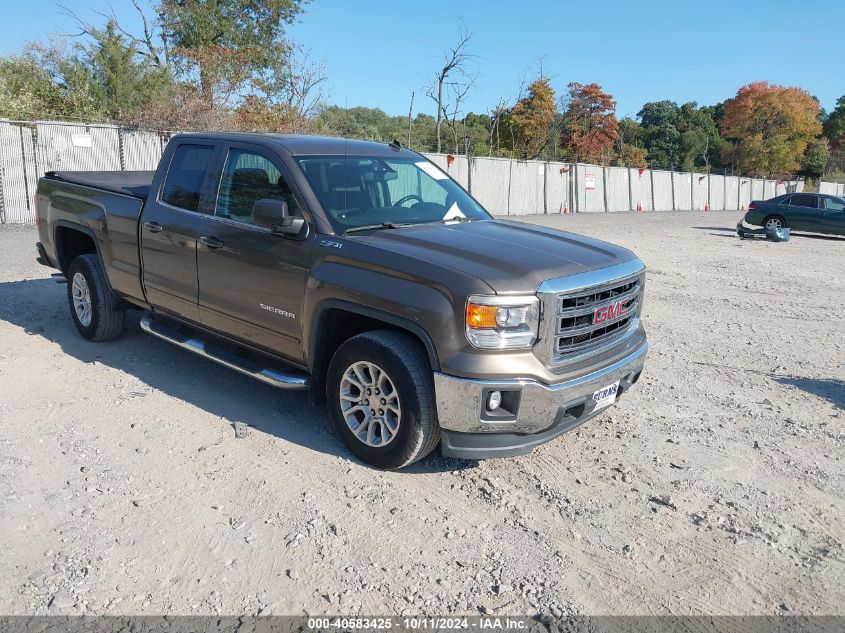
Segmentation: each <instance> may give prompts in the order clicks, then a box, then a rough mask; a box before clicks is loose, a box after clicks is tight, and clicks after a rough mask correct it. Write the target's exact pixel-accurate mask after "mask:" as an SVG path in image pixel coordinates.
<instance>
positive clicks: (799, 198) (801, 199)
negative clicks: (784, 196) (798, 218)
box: [789, 193, 816, 209]
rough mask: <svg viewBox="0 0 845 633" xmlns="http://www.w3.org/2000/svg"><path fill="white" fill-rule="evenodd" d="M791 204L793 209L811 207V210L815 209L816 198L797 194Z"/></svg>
mask: <svg viewBox="0 0 845 633" xmlns="http://www.w3.org/2000/svg"><path fill="white" fill-rule="evenodd" d="M789 204H791V205H792V206H793V207H810V208H811V209H815V208H816V196H809V195H807V194H805V193H796V194H795V195H794V196H792V200H790V202H789Z"/></svg>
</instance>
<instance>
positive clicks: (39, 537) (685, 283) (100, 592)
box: [0, 212, 845, 615]
mask: <svg viewBox="0 0 845 633" xmlns="http://www.w3.org/2000/svg"><path fill="white" fill-rule="evenodd" d="M737 215H738V214H737V213H735V212H734V213H685V214H668V213H667V214H626V215H599V216H588V215H580V216H564V217H559V216H558V217H548V216H546V217H537V218H529V219H528V221H531V222H537V223H538V224H545V225H550V226H555V227H561V228H566V229H571V230H574V231H576V232H581V233H585V234H589V235H593V236H596V237H600V238H603V239H607V240H609V241H612V242H616V243H619V244H622V245H624V246H627V247H629V248H631V249H633V250H634V251H636V252H637V253H638V254H639V255H640V257H642V259H643V260H644V261H645V262H646V264H647V265H648V267H649V278H648V288H647V292H646V302H645V309H644V314H645V317H644V320H645V323H646V327H647V328H648V331H649V336H650V339H651V344H652V351H651V354H650V358H649V362H648V363H647V365H646V372H645V374H644V377H643V379H642V380H641V381H640V382H639V383H638V385H637V387H636V388H635V389H634V390H632V391H631V392H630V394H628V395H626V396H625V397H624V398H623V399H622V400H621V403H620V404H619V406H617V407H614V408H613V409H612V410H610V411H609V412H608V413H607V414H605V415H603V416H602V417H600V418H598V419H596V420H593V421H592V422H590V423H588V424H587V425H585V426H584V427H582V428H581V429H580V430H578V431H576V432H573V433H571V434H568V435H565V436H563V437H561V438H558V439H557V440H555V441H553V442H552V443H550V444H548V445H545V446H543V447H541V448H539V449H537V450H535V451H534V453H533V454H531V455H526V456H524V457H520V458H515V459H505V460H494V461H486V462H480V463H475V462H465V461H459V460H444V459H443V458H440V457H439V456H434V457H430V458H428V459H426V460H424V461H423V462H421V463H419V464H417V465H415V466H414V467H412V468H410V469H408V470H406V471H403V472H396V473H383V472H378V471H374V470H372V469H370V468H367V467H365V466H364V465H362V464H360V463H358V462H356V461H355V460H354V459H352V458H351V456H350V454H349V453H348V452H347V451H346V450H345V449H344V448H343V447H342V445H341V444H340V442H339V440H338V438H337V437H335V436H334V435H333V433H332V432H331V430H330V423H329V420H328V417H327V413H326V411H325V410H323V409H313V408H311V407H309V405H308V402H307V398H306V396H305V395H302V394H287V393H282V392H279V391H276V390H274V389H273V388H271V387H269V386H266V385H263V384H261V383H258V382H254V381H251V380H250V379H248V378H246V377H242V376H240V375H238V374H235V373H234V372H231V371H229V370H226V369H224V368H221V367H218V366H216V365H214V364H212V363H210V362H208V361H204V360H202V359H200V358H198V357H195V356H193V355H191V354H190V353H188V352H185V351H182V350H179V349H177V348H174V347H171V346H169V345H168V344H166V343H164V342H161V341H158V340H156V339H153V338H151V337H149V336H147V335H145V334H143V333H142V332H141V331H140V329H139V328H138V326H137V325H136V324H133V325H132V326H131V327H129V328H128V329H127V331H126V333H125V335H124V336H123V337H122V338H120V339H118V340H116V341H112V342H108V343H89V342H87V341H84V340H83V339H82V338H80V337H79V336H78V335H77V333H76V331H75V330H74V328H73V325H72V323H71V321H70V318H69V315H68V314H67V307H66V303H65V297H64V292H65V289H64V287H63V286H57V285H56V284H54V283H52V282H51V281H49V280H48V279H47V276H48V275H49V271H48V270H47V269H44V268H42V267H40V266H38V265H37V264H36V263H35V262H34V261H33V259H34V249H33V243H34V242H35V239H36V237H35V231H34V230H33V229H30V228H26V229H21V228H10V227H4V228H3V229H2V230H0V385H2V389H1V390H0V534H2V540H0V613H7V614H40V613H87V614H101V613H112V614H161V613H168V614H200V613H201V614H214V613H224V614H239V613H246V614H256V613H261V614H268V613H276V614H301V613H309V614H319V613H338V612H343V613H348V614H351V613H360V614H399V613H414V614H419V613H423V614H445V613H458V612H462V613H478V612H479V611H482V612H487V613H496V614H534V613H544V614H548V613H551V614H553V615H559V614H575V613H579V614H777V613H791V614H795V613H800V614H811V613H812V614H816V613H827V614H845V554H844V553H843V542H845V522H843V519H845V503H843V496H845V485H843V484H845V476H843V455H845V452H843V448H845V363H844V362H843V358H845V354H843V352H845V336H843V331H844V330H845V310H843V307H845V280H843V275H842V273H843V270H845V239H838V238H824V237H811V236H800V235H797V236H794V237H793V239H792V241H791V242H789V243H787V244H775V243H767V242H753V243H752V242H740V241H739V240H738V239H737V238H736V236H735V235H734V234H733V233H732V228H733V226H734V224H735V223H736V220H737ZM135 321H137V319H135ZM236 421H240V422H244V423H246V424H247V425H249V427H250V429H249V433H248V435H247V437H246V438H244V439H236V438H235V435H234V432H233V428H232V424H233V423H234V422H236Z"/></svg>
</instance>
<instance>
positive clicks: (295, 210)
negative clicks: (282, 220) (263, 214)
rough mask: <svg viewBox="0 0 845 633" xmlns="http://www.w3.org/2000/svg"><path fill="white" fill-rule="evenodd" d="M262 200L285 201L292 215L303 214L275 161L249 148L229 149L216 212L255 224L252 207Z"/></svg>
mask: <svg viewBox="0 0 845 633" xmlns="http://www.w3.org/2000/svg"><path fill="white" fill-rule="evenodd" d="M262 199H275V200H284V201H285V202H287V203H288V210H289V211H290V213H291V215H301V213H300V212H299V207H298V205H297V202H296V199H295V198H294V196H293V192H292V191H291V188H290V186H289V185H288V183H287V181H285V179H284V177H283V176H282V173H281V171H280V170H279V168H278V167H276V165H275V164H274V163H273V161H271V160H270V159H268V158H266V157H265V156H262V155H261V154H257V153H255V152H250V151H248V150H242V149H231V150H229V155H228V156H227V157H226V166H225V167H224V168H223V175H222V177H221V179H220V190H219V193H218V195H217V207H216V208H215V211H214V215H216V216H217V217H221V218H227V219H230V220H237V221H238V222H244V223H246V224H252V223H253V222H252V207H253V205H255V203H256V202H257V201H258V200H262Z"/></svg>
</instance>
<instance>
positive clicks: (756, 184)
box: [751, 178, 765, 200]
mask: <svg viewBox="0 0 845 633" xmlns="http://www.w3.org/2000/svg"><path fill="white" fill-rule="evenodd" d="M764 185H765V183H764V181H762V180H759V179H757V178H752V179H751V199H752V200H764V199H765V192H764V190H763V187H764Z"/></svg>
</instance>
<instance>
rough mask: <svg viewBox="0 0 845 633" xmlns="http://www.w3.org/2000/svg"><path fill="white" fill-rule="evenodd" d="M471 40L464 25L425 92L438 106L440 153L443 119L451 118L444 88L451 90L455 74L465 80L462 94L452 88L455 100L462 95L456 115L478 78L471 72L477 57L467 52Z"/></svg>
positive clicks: (456, 107) (438, 145) (469, 33)
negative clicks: (452, 76)
mask: <svg viewBox="0 0 845 633" xmlns="http://www.w3.org/2000/svg"><path fill="white" fill-rule="evenodd" d="M471 39H472V33H471V32H470V31H469V29H468V28H467V27H466V25H465V24H464V25H462V26H461V30H460V40H459V41H458V44H457V45H456V46H453V47H452V48H450V49H449V50H448V52H446V53H445V54H444V56H443V66H442V67H441V68H440V70H438V71H437V72H436V73H435V75H434V78H433V79H432V83H431V85H429V86H428V87H427V88H426V90H425V94H426V95H427V96H428V97H429V98H430V99H431V100H432V101H434V102H435V103H436V104H437V123H436V129H437V151H438V152H440V150H441V144H440V130H441V126H442V124H443V117H444V116H446V119H447V120H448V119H449V116H448V115H446V114H445V113H446V110H447V108H448V107H449V106H448V104H444V98H445V97H447V96H448V95H446V94H444V88H447V89H448V88H449V85H448V84H449V83H450V82H449V81H448V80H449V77H450V76H451V75H453V74H454V73H457V74H459V75H462V76H463V78H464V82H463V84H464V85H465V86H466V90H464V91H463V93H462V94H461V89H458V90H457V91H455V88H454V86H453V87H452V92H453V95H452V96H453V98H454V97H456V96H458V95H460V99H459V100H458V102H457V103H456V104H455V108H454V111H455V113H457V111H459V110H460V100H462V99H463V98H464V97H465V96H466V93H467V92H468V91H469V88H470V87H472V85H473V84H474V83H475V76H477V73H475V75H473V73H472V72H471V70H470V68H471V65H472V64H473V63H474V60H475V55H473V54H471V53H470V52H468V51H467V47H468V46H469V43H470V40H471ZM453 124H454V121H453ZM453 133H454V131H453Z"/></svg>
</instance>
